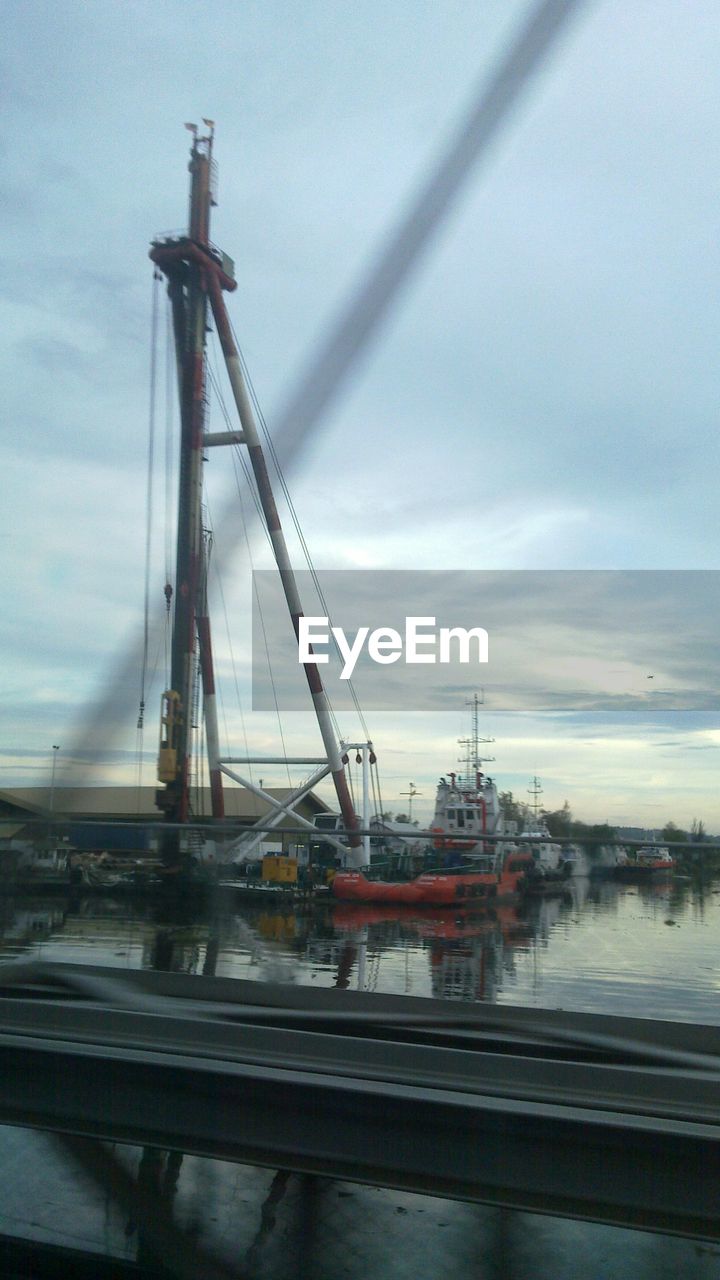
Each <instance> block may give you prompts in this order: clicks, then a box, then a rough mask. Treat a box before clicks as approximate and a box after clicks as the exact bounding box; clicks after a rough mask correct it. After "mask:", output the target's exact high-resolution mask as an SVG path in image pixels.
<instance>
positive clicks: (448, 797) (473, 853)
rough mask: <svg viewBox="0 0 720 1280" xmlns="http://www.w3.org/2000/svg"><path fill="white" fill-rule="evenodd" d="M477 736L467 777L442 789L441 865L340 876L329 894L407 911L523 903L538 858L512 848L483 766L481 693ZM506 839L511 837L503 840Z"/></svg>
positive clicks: (436, 837) (511, 828)
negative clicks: (379, 875)
mask: <svg viewBox="0 0 720 1280" xmlns="http://www.w3.org/2000/svg"><path fill="white" fill-rule="evenodd" d="M470 705H471V706H472V734H471V736H470V737H469V738H466V739H462V740H461V745H462V746H464V747H465V748H466V764H465V772H464V773H463V774H459V773H450V774H449V775H448V777H449V779H450V780H449V781H448V780H447V778H445V777H442V778H441V779H440V782H439V783H438V789H437V796H436V800H435V816H434V818H433V824H432V827H431V831H432V834H433V842H432V843H433V848H434V849H435V850H436V851H437V854H438V859H439V860H441V863H442V865H441V866H439V867H438V868H432V869H431V870H429V871H425V872H424V873H423V874H422V875H419V876H416V877H415V879H413V880H404V881H403V880H395V881H388V880H372V879H369V878H368V877H367V876H365V875H364V874H363V873H362V872H361V871H338V873H337V875H336V876H335V877H334V879H333V881H332V892H333V894H334V896H335V897H336V898H338V899H339V900H340V901H341V902H372V903H395V904H405V905H408V906H429V907H430V906H432V907H437V906H450V905H454V906H462V905H465V906H480V905H485V904H490V903H493V902H500V901H502V902H507V901H510V900H513V899H516V898H518V897H520V895H521V894H522V893H523V891H524V889H525V886H526V884H527V883H528V881H529V879H531V878H532V877H533V875H534V874H535V871H534V868H535V858H534V856H533V853H532V852H531V851H530V850H529V849H528V850H520V849H518V847H517V844H516V843H515V840H514V836H515V832H516V824H515V823H513V822H509V821H508V820H506V818H505V814H504V812H503V809H502V805H501V804H500V799H499V796H498V792H497V787H496V786H495V783H494V782H493V780H492V778H490V777H488V776H487V775H486V774H485V773H484V772H483V770H482V768H481V766H482V764H483V763H484V761H483V760H482V759H481V757H480V743H481V742H487V741H488V739H481V738H480V737H479V735H478V707H479V705H480V702H479V699H478V697H477V694H476V695H475V696H474V698H473V701H472V703H471V704H470ZM504 836H507V837H508V839H503V838H502V837H504Z"/></svg>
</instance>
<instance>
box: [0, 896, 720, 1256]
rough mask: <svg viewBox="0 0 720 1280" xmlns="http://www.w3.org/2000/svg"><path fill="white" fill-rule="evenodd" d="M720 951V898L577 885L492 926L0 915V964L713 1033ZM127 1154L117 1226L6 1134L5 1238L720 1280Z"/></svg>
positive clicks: (143, 1250)
mask: <svg viewBox="0 0 720 1280" xmlns="http://www.w3.org/2000/svg"><path fill="white" fill-rule="evenodd" d="M719 934H720V883H719V882H715V883H705V884H702V883H694V882H692V881H690V880H680V879H679V878H676V879H675V880H674V881H672V882H670V883H666V884H663V885H657V886H655V885H644V886H632V885H615V884H613V883H608V882H598V883H595V882H592V881H589V880H587V879H572V880H570V881H569V882H568V883H567V884H566V885H565V886H564V893H563V895H562V896H561V897H552V898H538V899H535V900H532V901H528V902H525V903H522V904H519V905H517V906H501V907H499V908H497V909H496V910H495V911H492V912H487V913H485V914H480V913H478V914H472V913H468V912H454V911H446V910H433V909H430V910H427V909H426V910H425V911H419V910H414V909H412V908H401V907H395V908H392V907H387V906H385V907H383V906H364V905H358V906H351V905H349V904H340V903H338V904H328V905H326V906H324V907H323V908H322V909H317V908H315V909H313V908H307V909H304V908H303V909H300V908H297V907H296V908H287V907H286V908H283V909H282V910H280V911H276V912H271V911H269V910H268V909H267V907H263V908H262V909H260V908H247V907H241V906H239V905H237V904H234V903H233V902H232V901H228V902H226V903H225V905H224V907H223V909H222V910H216V911H213V912H206V911H204V910H202V909H197V910H191V909H190V908H189V907H187V906H182V907H180V906H179V905H178V904H177V903H176V904H169V903H168V904H166V905H165V906H161V905H159V904H157V903H144V904H143V903H140V902H119V901H114V900H113V899H111V898H100V897H79V898H75V899H70V900H67V901H66V900H62V901H61V900H58V899H57V898H51V899H45V900H43V899H40V898H38V899H27V898H26V899H22V900H20V899H17V900H15V901H11V900H9V899H5V900H3V901H2V902H1V903H0V956H2V958H4V959H5V960H11V959H13V958H16V957H23V958H27V959H32V958H40V959H43V960H50V961H52V960H55V959H57V960H61V961H62V960H66V961H67V960H69V961H75V962H85V963H96V964H102V965H109V966H114V967H116V968H117V967H119V968H149V967H153V968H159V969H163V970H166V971H172V972H184V973H194V974H213V973H216V974H218V975H219V976H229V977H242V978H251V979H254V980H256V981H260V982H262V981H271V980H272V981H281V982H296V983H299V984H305V985H316V986H319V985H322V986H326V987H331V986H337V987H345V988H347V987H352V988H360V989H362V990H365V991H384V992H395V993H403V992H405V993H408V994H412V995H425V996H435V997H438V998H441V999H447V1000H466V1001H478V1000H482V1001H495V1002H499V1003H506V1004H507V1003H513V1004H522V1005H536V1006H538V1007H542V1006H545V1007H563V1008H568V1009H569V1008H579V1009H587V1008H590V1009H595V1010H598V1011H608V1012H612V1011H616V1012H621V1013H629V1014H635V1015H641V1016H656V1017H669V1018H683V1019H691V1020H696V1021H707V1022H717V1021H718V1020H720V1015H719V1010H720V1003H719V1002H718V998H717V997H718V989H719V988H720V965H719V964H718V960H717V956H718V954H719V952H718V947H717V942H718V936H719ZM116 1154H117V1156H118V1158H121V1159H122V1161H123V1164H124V1166H125V1168H126V1170H127V1173H128V1176H131V1177H132V1180H133V1182H135V1181H137V1185H138V1188H139V1191H140V1207H139V1210H138V1211H137V1212H136V1211H135V1210H131V1209H127V1210H126V1211H125V1213H124V1216H123V1215H122V1214H121V1213H120V1212H119V1211H118V1209H117V1206H116V1207H115V1208H114V1209H113V1210H112V1211H111V1210H110V1208H109V1207H108V1201H107V1199H106V1198H105V1199H103V1200H102V1203H101V1201H100V1199H99V1198H98V1195H97V1192H95V1193H92V1192H91V1191H89V1190H88V1189H87V1188H86V1187H85V1186H84V1184H83V1183H82V1182H81V1180H76V1179H74V1177H73V1175H72V1174H71V1173H70V1172H69V1170H68V1167H67V1165H63V1164H60V1163H59V1162H58V1158H57V1154H56V1153H55V1154H53V1148H52V1147H51V1146H49V1145H48V1139H47V1138H45V1137H44V1135H42V1134H33V1133H27V1132H24V1131H20V1130H10V1129H5V1130H2V1129H0V1156H1V1157H2V1159H3V1163H4V1166H5V1167H6V1168H7V1169H9V1170H11V1177H10V1190H9V1191H8V1192H7V1193H6V1197H5V1204H4V1207H3V1209H2V1211H0V1231H2V1230H6V1231H7V1230H10V1231H16V1230H18V1229H19V1230H20V1231H21V1232H22V1231H24V1232H25V1234H28V1235H33V1236H34V1238H37V1239H41V1240H42V1239H47V1240H52V1241H56V1242H58V1243H64V1244H72V1245H73V1246H78V1247H82V1248H85V1249H98V1250H100V1251H102V1250H105V1251H106V1252H107V1253H109V1254H111V1255H113V1254H114V1255H115V1256H119V1257H125V1258H128V1259H130V1258H134V1259H136V1260H137V1261H139V1262H140V1263H141V1264H143V1265H144V1266H146V1267H149V1268H150V1269H153V1268H156V1267H157V1264H158V1261H159V1260H160V1256H161V1255H162V1254H163V1250H164V1245H163V1243H162V1240H163V1239H164V1237H163V1236H162V1231H163V1229H164V1225H165V1224H166V1223H170V1222H171V1220H174V1223H175V1226H176V1227H178V1228H179V1229H180V1232H181V1236H182V1240H183V1242H184V1243H183V1249H184V1250H185V1251H186V1261H187V1259H188V1258H190V1257H193V1255H194V1256H195V1257H196V1258H198V1257H200V1256H202V1257H203V1258H204V1259H205V1263H204V1264H203V1265H205V1266H207V1260H208V1259H209V1258H210V1257H212V1258H213V1259H215V1260H216V1263H217V1261H218V1260H219V1263H220V1266H219V1270H220V1271H222V1269H223V1267H227V1272H226V1274H229V1273H230V1272H231V1271H232V1270H233V1269H234V1268H238V1269H239V1272H240V1274H245V1275H248V1276H254V1277H258V1278H259V1277H260V1276H267V1277H269V1278H270V1277H272V1280H282V1278H283V1277H285V1276H287V1277H288V1280H290V1277H300V1276H317V1277H327V1280H334V1278H335V1277H336V1276H339V1275H344V1276H347V1277H348V1278H350V1277H355V1276H357V1277H360V1276H362V1277H366V1276H367V1275H370V1274H372V1275H376V1276H377V1277H378V1280H401V1277H407V1280H410V1278H411V1277H412V1280H416V1278H417V1277H418V1276H424V1275H427V1276H430V1275H432V1276H435V1275H437V1274H438V1273H439V1271H440V1270H441V1268H442V1269H444V1270H447V1269H448V1267H450V1268H451V1269H452V1271H453V1274H455V1275H457V1276H458V1277H464V1276H470V1275H478V1274H484V1275H491V1274H497V1275H503V1277H505V1276H507V1277H508V1280H525V1278H526V1277H527V1280H530V1277H533V1280H534V1277H535V1276H537V1275H542V1274H546V1275H550V1274H552V1275H553V1276H554V1277H557V1278H558V1280H562V1278H563V1277H567V1278H568V1280H570V1277H574V1276H576V1275H581V1274H583V1275H584V1274H598V1275H599V1274H600V1271H598V1270H597V1266H598V1265H600V1263H599V1261H598V1260H599V1259H601V1267H602V1274H603V1276H605V1277H606V1280H630V1277H644V1276H648V1277H650V1276H652V1277H654V1280H657V1277H658V1276H659V1275H661V1274H665V1273H667V1274H668V1275H669V1274H683V1275H686V1276H688V1277H694V1278H697V1280H700V1278H702V1280H706V1278H709V1277H713V1280H720V1265H719V1264H720V1259H719V1258H718V1251H717V1250H715V1249H711V1248H708V1249H703V1248H702V1247H700V1246H698V1245H697V1244H695V1243H693V1242H688V1241H682V1240H677V1241H672V1240H669V1239H668V1238H667V1237H652V1236H643V1235H642V1234H641V1233H638V1232H633V1231H627V1230H620V1229H615V1228H607V1227H599V1226H593V1225H591V1224H587V1223H582V1222H563V1221H560V1220H558V1219H553V1218H543V1217H534V1216H533V1215H530V1214H520V1213H510V1212H509V1211H497V1210H494V1209H484V1208H483V1207H482V1206H478V1205H465V1204H459V1203H458V1204H455V1203H452V1202H447V1201H442V1200H439V1199H437V1198H434V1197H427V1196H419V1195H414V1194H409V1193H404V1192H394V1191H388V1190H383V1189H382V1188H377V1187H362V1186H355V1185H353V1184H347V1183H345V1184H343V1183H338V1182H325V1181H323V1180H322V1179H309V1178H302V1177H300V1176H298V1175H295V1174H289V1173H287V1172H286V1171H277V1170H271V1169H264V1170H263V1169H256V1168H253V1167H251V1166H244V1165H243V1166H240V1165H232V1164H229V1163H226V1162H223V1161H212V1160H207V1159H200V1158H198V1157H195V1156H192V1155H186V1156H183V1155H182V1154H181V1153H179V1152H168V1151H158V1150H155V1149H152V1148H145V1149H144V1150H138V1149H130V1148H124V1149H123V1148H119V1149H118V1151H117V1153H116ZM29 1205H32V1213H31V1214H30V1212H29V1210H28V1206H29ZM159 1231H160V1234H158V1232H159ZM163 1261H164V1262H165V1263H166V1264H167V1262H168V1257H167V1255H165V1256H164V1257H163ZM593 1268H595V1269H594V1270H593ZM216 1269H217V1266H216ZM199 1273H202V1272H199ZM206 1273H207V1274H210V1273H209V1272H207V1271H206Z"/></svg>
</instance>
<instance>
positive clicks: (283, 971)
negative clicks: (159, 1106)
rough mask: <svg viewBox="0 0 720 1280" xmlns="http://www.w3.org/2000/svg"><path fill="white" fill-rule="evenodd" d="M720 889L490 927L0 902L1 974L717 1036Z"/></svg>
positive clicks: (604, 888) (624, 900) (607, 897)
mask: <svg viewBox="0 0 720 1280" xmlns="http://www.w3.org/2000/svg"><path fill="white" fill-rule="evenodd" d="M719 942H720V880H715V881H705V882H698V881H696V880H690V879H683V878H680V877H675V878H674V879H673V880H672V881H671V882H669V883H665V884H656V885H643V886H634V885H619V884H617V885H616V884H613V883H611V882H592V881H589V880H588V879H586V878H580V879H578V880H573V881H571V882H569V885H568V890H567V892H566V894H565V895H564V896H563V897H562V898H548V899H544V900H536V901H534V902H531V903H529V904H524V905H522V906H520V907H516V906H506V907H499V908H498V909H497V911H496V913H495V914H493V915H490V916H482V915H477V916H472V915H461V914H460V915H459V914H457V913H454V912H453V911H445V910H437V911H434V910H425V911H414V910H412V909H407V908H406V909H404V910H399V909H394V910H393V909H392V908H383V907H370V906H368V907H363V906H348V905H346V904H340V903H338V904H335V905H331V904H327V905H324V906H323V907H322V908H312V907H310V908H307V907H302V908H292V907H290V906H287V907H285V908H283V909H281V910H273V911H271V910H269V909H266V908H263V909H259V908H257V907H255V906H248V905H244V904H242V903H241V902H233V901H232V900H227V899H226V900H225V901H224V903H223V904H222V905H221V906H219V907H218V908H217V909H209V908H207V907H206V906H202V905H197V906H195V907H187V906H182V907H181V908H175V909H173V908H172V907H170V906H163V905H159V904H157V905H156V904H151V903H142V902H133V901H131V900H130V901H122V900H113V899H112V898H104V897H80V898H76V899H69V900H67V901H66V900H64V899H63V900H59V899H58V898H57V897H55V898H52V899H50V898H47V899H44V900H43V899H41V898H32V899H31V898H23V899H20V898H18V899H15V900H9V899H6V900H4V901H0V959H1V960H5V961H9V960H12V959H17V958H20V957H23V958H25V959H43V960H47V961H53V960H59V961H72V962H76V963H92V964H101V965H109V966H112V967H115V968H118V969H140V968H158V969H172V970H175V971H181V972H185V973H190V974H193V973H215V974H217V975H218V976H223V977H236V978H249V979H253V980H255V981H259V982H262V981H276V982H292V983H296V984H299V985H308V986H324V987H331V986H335V987H346V988H352V989H363V990H367V991H378V992H390V993H400V994H403V993H404V994H408V995H414V996H435V997H438V998H444V999H450V1000H470V1001H476V1000H485V1001H490V1002H497V1003H499V1004H516V1005H525V1006H529V1007H535V1008H553V1009H557V1008H560V1009H579V1010H591V1011H595V1012H603V1013H619V1014H627V1015H631V1016H638V1017H655V1018H670V1019H677V1020H681V1021H693V1022H707V1023H718V1022H720V947H719V946H718V943H719Z"/></svg>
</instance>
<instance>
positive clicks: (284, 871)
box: [262, 854, 298, 884]
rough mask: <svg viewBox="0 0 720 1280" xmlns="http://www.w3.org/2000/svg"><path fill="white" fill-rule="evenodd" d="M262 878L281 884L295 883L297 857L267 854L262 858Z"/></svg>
mask: <svg viewBox="0 0 720 1280" xmlns="http://www.w3.org/2000/svg"><path fill="white" fill-rule="evenodd" d="M262 878H263V880H274V881H276V882H279V883H281V884H297V878H298V864H297V858H285V857H278V855H277V854H269V855H268V856H267V857H265V858H263V860H262Z"/></svg>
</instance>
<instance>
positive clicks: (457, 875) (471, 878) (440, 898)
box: [332, 849, 534, 907]
mask: <svg viewBox="0 0 720 1280" xmlns="http://www.w3.org/2000/svg"><path fill="white" fill-rule="evenodd" d="M498 857H501V858H502V862H501V864H500V866H499V868H498V865H497V863H498ZM533 865H534V863H533V857H532V854H530V853H519V852H518V851H517V850H515V849H511V850H510V851H508V852H506V853H504V854H502V855H497V854H495V855H493V854H488V855H486V856H485V857H484V858H482V859H479V858H478V859H476V860H475V861H474V862H473V863H472V865H470V866H460V867H457V868H455V867H451V868H447V869H439V870H437V871H425V872H423V874H422V875H419V876H416V877H415V879H414V880H394V881H392V880H370V879H368V878H367V877H366V876H365V875H363V873H362V871H338V873H337V875H336V876H335V877H334V879H333V882H332V893H333V896H334V897H335V898H337V899H338V900H339V901H340V902H377V903H402V904H404V905H407V906H414V907H422V906H427V907H445V906H455V907H458V906H475V907H477V906H479V905H481V904H483V903H487V904H488V905H490V904H492V903H495V902H508V901H512V900H513V899H515V898H519V897H520V895H521V894H522V893H523V892H524V889H525V885H526V882H527V877H528V876H529V875H532V869H533Z"/></svg>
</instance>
